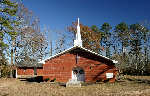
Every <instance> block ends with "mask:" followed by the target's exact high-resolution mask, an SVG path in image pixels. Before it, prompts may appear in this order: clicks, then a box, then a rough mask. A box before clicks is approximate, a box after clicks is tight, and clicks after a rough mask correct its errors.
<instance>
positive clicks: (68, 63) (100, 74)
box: [43, 51, 117, 82]
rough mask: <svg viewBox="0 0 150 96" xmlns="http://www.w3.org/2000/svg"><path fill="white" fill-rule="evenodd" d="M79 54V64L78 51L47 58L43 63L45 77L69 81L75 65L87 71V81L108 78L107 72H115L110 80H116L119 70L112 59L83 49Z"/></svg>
mask: <svg viewBox="0 0 150 96" xmlns="http://www.w3.org/2000/svg"><path fill="white" fill-rule="evenodd" d="M79 54H80V55H79V58H78V63H77V64H76V52H70V53H66V54H63V55H61V56H58V57H55V58H53V59H51V60H47V61H46V63H45V64H44V65H43V79H45V78H50V79H51V80H52V79H54V78H56V81H59V82H67V81H68V80H69V79H71V75H72V73H71V72H72V69H73V68H74V67H81V68H83V70H84V71H85V81H86V82H95V81H97V80H99V81H103V80H106V73H107V72H113V73H114V78H112V79H110V80H109V81H110V82H114V81H115V75H116V73H117V71H116V68H115V66H114V65H113V64H112V61H109V60H106V59H104V58H100V57H98V56H96V55H92V54H89V53H87V52H83V51H80V52H79Z"/></svg>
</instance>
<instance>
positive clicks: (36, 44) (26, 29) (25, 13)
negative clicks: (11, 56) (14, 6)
mask: <svg viewBox="0 0 150 96" xmlns="http://www.w3.org/2000/svg"><path fill="white" fill-rule="evenodd" d="M18 17H19V18H21V19H22V22H21V24H20V28H19V29H18V31H19V33H18V36H17V39H16V43H15V44H16V48H15V49H16V61H17V62H18V63H19V62H21V61H26V62H31V63H32V62H35V61H36V62H38V61H39V60H42V59H43V58H44V56H45V55H46V49H47V40H46V37H45V34H44V32H42V31H41V30H40V26H39V19H38V18H37V17H35V16H33V14H32V12H31V11H29V10H28V9H27V8H25V7H24V6H23V5H20V11H19V13H18ZM32 64H33V63H32Z"/></svg>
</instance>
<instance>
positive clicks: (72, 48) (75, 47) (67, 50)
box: [39, 46, 118, 64]
mask: <svg viewBox="0 0 150 96" xmlns="http://www.w3.org/2000/svg"><path fill="white" fill-rule="evenodd" d="M77 48H79V49H81V50H84V51H86V52H90V53H91V54H94V55H96V56H99V57H102V58H105V59H107V60H111V61H112V62H113V63H118V61H116V60H112V59H110V58H108V57H106V56H103V55H100V54H98V53H96V52H94V51H91V50H89V49H86V48H84V47H81V46H73V47H71V48H68V49H66V50H64V51H62V52H60V53H58V54H55V55H53V56H51V57H49V58H46V59H44V60H42V61H40V62H39V63H43V64H45V61H46V60H50V59H52V58H55V57H57V56H60V55H62V54H65V53H67V52H69V51H72V50H74V49H77Z"/></svg>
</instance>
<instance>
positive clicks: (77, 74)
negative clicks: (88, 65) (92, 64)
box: [72, 67, 85, 81]
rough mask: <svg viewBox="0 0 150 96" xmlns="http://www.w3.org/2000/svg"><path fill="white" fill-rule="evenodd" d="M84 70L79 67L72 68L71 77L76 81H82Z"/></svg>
mask: <svg viewBox="0 0 150 96" xmlns="http://www.w3.org/2000/svg"><path fill="white" fill-rule="evenodd" d="M84 78H85V74H84V70H83V69H82V68H80V67H76V68H73V70H72V79H73V80H77V81H84V80H85V79H84Z"/></svg>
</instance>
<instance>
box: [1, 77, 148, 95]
mask: <svg viewBox="0 0 150 96" xmlns="http://www.w3.org/2000/svg"><path fill="white" fill-rule="evenodd" d="M85 85H86V84H84V86H82V87H81V88H76V87H74V88H71V87H70V88H69V87H68V88H66V87H64V86H60V84H59V83H50V82H46V83H45V82H41V83H37V82H27V81H20V80H19V79H10V78H7V79H4V78H3V79H0V96H150V76H127V77H126V79H125V80H122V81H119V82H116V83H98V84H87V85H86V86H85Z"/></svg>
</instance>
